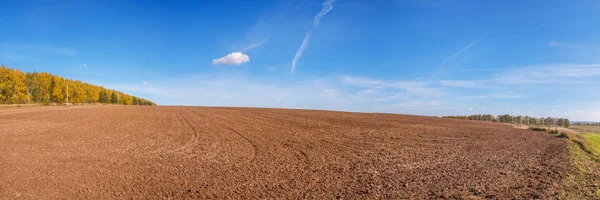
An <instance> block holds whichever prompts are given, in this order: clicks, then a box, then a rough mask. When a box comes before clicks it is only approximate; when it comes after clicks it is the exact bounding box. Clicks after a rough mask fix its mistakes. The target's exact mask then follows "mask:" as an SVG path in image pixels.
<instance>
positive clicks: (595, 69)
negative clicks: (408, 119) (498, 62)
mask: <svg viewBox="0 0 600 200" xmlns="http://www.w3.org/2000/svg"><path fill="white" fill-rule="evenodd" d="M599 79H600V64H588V65H582V64H572V63H559V64H543V65H531V66H525V67H515V68H511V69H506V70H504V71H501V72H499V73H496V74H494V75H493V76H492V77H491V78H489V79H483V80H443V81H440V84H441V85H443V86H451V87H465V88H490V87H500V86H513V85H521V88H522V87H525V86H531V85H540V84H555V85H557V84H561V85H565V84H580V85H590V84H592V85H600V81H598V80H599Z"/></svg>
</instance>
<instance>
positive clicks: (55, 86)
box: [0, 65, 156, 105]
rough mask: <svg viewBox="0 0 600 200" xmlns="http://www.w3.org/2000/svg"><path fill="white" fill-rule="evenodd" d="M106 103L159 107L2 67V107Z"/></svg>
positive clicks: (98, 88)
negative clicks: (3, 105)
mask: <svg viewBox="0 0 600 200" xmlns="http://www.w3.org/2000/svg"><path fill="white" fill-rule="evenodd" d="M67 84H68V100H69V103H75V104H82V103H106V104H121V105H156V104H155V103H154V102H152V101H149V100H146V99H144V98H139V97H135V96H132V95H128V94H125V93H122V92H119V91H115V90H111V89H106V88H104V87H102V86H96V85H92V84H89V83H84V82H81V81H78V80H70V79H65V78H63V77H60V76H58V75H53V74H50V73H47V72H40V73H38V72H33V73H31V72H27V73H24V72H22V71H21V70H19V69H11V68H7V67H6V66H4V65H2V67H0V104H30V103H38V104H50V103H59V104H60V103H66V101H67Z"/></svg>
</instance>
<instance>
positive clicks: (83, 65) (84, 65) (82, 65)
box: [79, 64, 88, 67]
mask: <svg viewBox="0 0 600 200" xmlns="http://www.w3.org/2000/svg"><path fill="white" fill-rule="evenodd" d="M79 66H80V67H87V66H88V65H87V64H80V65H79Z"/></svg>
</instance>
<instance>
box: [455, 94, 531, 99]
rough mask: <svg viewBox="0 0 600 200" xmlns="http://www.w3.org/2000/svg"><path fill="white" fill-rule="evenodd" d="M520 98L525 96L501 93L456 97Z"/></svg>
mask: <svg viewBox="0 0 600 200" xmlns="http://www.w3.org/2000/svg"><path fill="white" fill-rule="evenodd" d="M522 98H525V97H522V96H520V95H502V94H496V95H491V94H490V95H479V96H463V97H458V99H522Z"/></svg>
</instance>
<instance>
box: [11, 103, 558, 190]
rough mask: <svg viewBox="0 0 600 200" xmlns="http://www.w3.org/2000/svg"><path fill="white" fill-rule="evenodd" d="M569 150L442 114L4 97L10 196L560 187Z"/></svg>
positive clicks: (538, 136) (546, 137) (545, 137)
mask: <svg viewBox="0 0 600 200" xmlns="http://www.w3.org/2000/svg"><path fill="white" fill-rule="evenodd" d="M567 153H568V152H567V148H566V143H565V142H564V141H563V140H560V139H557V138H555V137H553V136H552V135H550V134H547V133H543V132H532V131H527V130H519V129H514V128H512V127H510V126H507V125H503V124H499V123H486V122H476V121H464V120H454V119H441V118H435V117H418V116H406V115H392V114H367V113H347V112H329V111H309V110H285V109H258V108H210V107H142V106H139V107H136V106H130V107H119V106H110V107H80V108H77V107H74V108H35V109H4V110H2V109H0V199H13V198H24V199H58V198H60V199H65V198H66V199H109V198H140V197H144V198H177V199H179V198H214V199H222V198H236V199H237V198H250V199H255V198H294V199H295V198H318V199H334V198H344V199H373V198H385V199H392V198H393V199H397V198H410V199H415V198H419V199H422V198H466V199H469V198H474V199H478V198H500V199H510V198H517V199H530V198H544V199H546V198H554V197H556V196H557V195H559V194H560V193H561V192H562V191H563V188H562V186H561V182H562V181H563V180H564V179H565V177H566V176H567V175H568V173H569V168H570V166H569V164H568V163H569V161H568V159H567Z"/></svg>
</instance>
